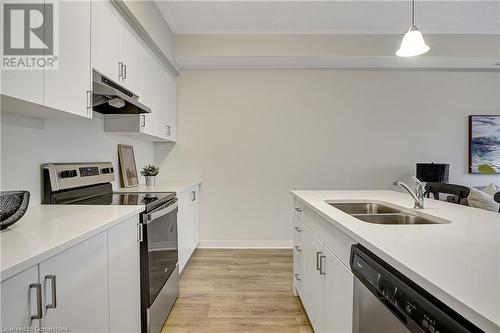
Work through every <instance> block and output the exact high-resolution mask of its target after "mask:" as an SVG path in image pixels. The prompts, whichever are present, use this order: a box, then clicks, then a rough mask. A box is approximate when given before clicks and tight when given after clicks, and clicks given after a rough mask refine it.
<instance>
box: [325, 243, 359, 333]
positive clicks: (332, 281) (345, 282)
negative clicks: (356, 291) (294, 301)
mask: <svg viewBox="0 0 500 333" xmlns="http://www.w3.org/2000/svg"><path fill="white" fill-rule="evenodd" d="M323 255H324V258H323V269H322V270H323V271H324V272H325V283H324V286H325V289H324V293H323V297H324V298H323V302H324V303H323V305H324V306H323V332H325V333H345V332H352V310H353V288H354V286H353V283H354V282H353V275H352V273H351V272H350V271H349V270H348V269H347V268H346V267H345V266H344V264H343V263H342V262H341V261H340V260H339V259H337V257H336V256H335V255H334V254H333V253H332V252H330V250H328V249H327V248H326V247H325V249H324V254H323Z"/></svg>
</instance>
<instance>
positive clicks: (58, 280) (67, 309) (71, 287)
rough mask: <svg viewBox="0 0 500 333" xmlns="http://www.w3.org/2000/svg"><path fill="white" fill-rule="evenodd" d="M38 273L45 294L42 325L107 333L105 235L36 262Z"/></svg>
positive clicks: (106, 257) (106, 258)
mask: <svg viewBox="0 0 500 333" xmlns="http://www.w3.org/2000/svg"><path fill="white" fill-rule="evenodd" d="M39 270H40V281H41V283H42V286H43V290H44V293H43V294H44V295H45V297H44V302H43V304H44V310H45V314H44V317H43V318H42V326H44V327H65V328H68V329H69V330H70V331H71V332H108V331H109V321H108V318H109V312H108V252H107V233H106V232H103V233H100V234H98V235H97V236H94V237H92V238H90V239H88V240H85V241H83V242H81V243H79V244H78V245H75V246H74V247H72V248H70V249H68V250H66V251H64V252H61V253H59V254H57V255H55V256H54V257H52V258H50V259H48V260H46V261H44V262H42V263H40V265H39ZM52 276H54V277H55V280H54V279H51V277H52ZM54 288H55V291H56V293H55V297H53V296H54V294H53V292H52V291H53V290H54ZM51 305H53V307H51Z"/></svg>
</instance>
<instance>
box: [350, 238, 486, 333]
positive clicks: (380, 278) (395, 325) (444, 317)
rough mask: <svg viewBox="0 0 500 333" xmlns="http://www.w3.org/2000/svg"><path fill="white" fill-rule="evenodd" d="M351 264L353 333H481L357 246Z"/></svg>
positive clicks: (354, 248)
mask: <svg viewBox="0 0 500 333" xmlns="http://www.w3.org/2000/svg"><path fill="white" fill-rule="evenodd" d="M350 264H351V270H352V272H353V273H354V276H355V279H354V320H353V324H354V325H353V331H354V332H355V333H408V332H412V333H465V332H469V333H473V332H483V331H482V330H480V329H479V328H477V327H476V326H475V325H473V324H472V323H470V322H469V321H467V320H466V319H465V318H463V317H462V316H461V315H459V314H458V313H457V312H455V311H454V310H452V309H451V308H449V307H448V306H447V305H445V304H444V303H443V302H441V301H439V300H438V299H437V298H435V297H434V296H432V295H431V294H429V293H428V292H427V291H425V290H424V289H422V288H421V287H419V286H418V285H417V284H415V283H414V282H413V281H411V280H410V279H408V278H407V277H406V276H404V275H402V274H401V273H400V272H398V271H397V270H395V269H394V268H393V267H391V266H389V265H388V264H387V263H386V262H384V261H383V260H381V259H380V258H378V257H377V256H376V255H374V254H373V253H371V252H370V251H368V250H367V249H366V248H364V247H362V246H361V245H359V244H358V245H353V246H352V248H351V263H350Z"/></svg>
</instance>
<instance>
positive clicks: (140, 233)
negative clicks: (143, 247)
mask: <svg viewBox="0 0 500 333" xmlns="http://www.w3.org/2000/svg"><path fill="white" fill-rule="evenodd" d="M143 240H144V226H143V225H142V223H139V224H138V225H137V241H139V242H142V241H143Z"/></svg>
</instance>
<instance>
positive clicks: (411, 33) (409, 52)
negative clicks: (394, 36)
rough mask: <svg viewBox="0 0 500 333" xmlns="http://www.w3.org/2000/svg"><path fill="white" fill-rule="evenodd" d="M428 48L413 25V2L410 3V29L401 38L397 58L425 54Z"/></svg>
mask: <svg viewBox="0 0 500 333" xmlns="http://www.w3.org/2000/svg"><path fill="white" fill-rule="evenodd" d="M429 50H430V47H429V46H428V45H427V44H425V41H424V36H422V33H421V32H420V30H418V28H417V27H416V25H415V0H412V1H411V13H410V28H409V29H408V32H407V33H405V35H404V36H403V40H402V41H401V46H400V47H399V50H397V51H396V55H397V56H398V57H414V56H418V55H421V54H424V53H426V52H427V51H429Z"/></svg>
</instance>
